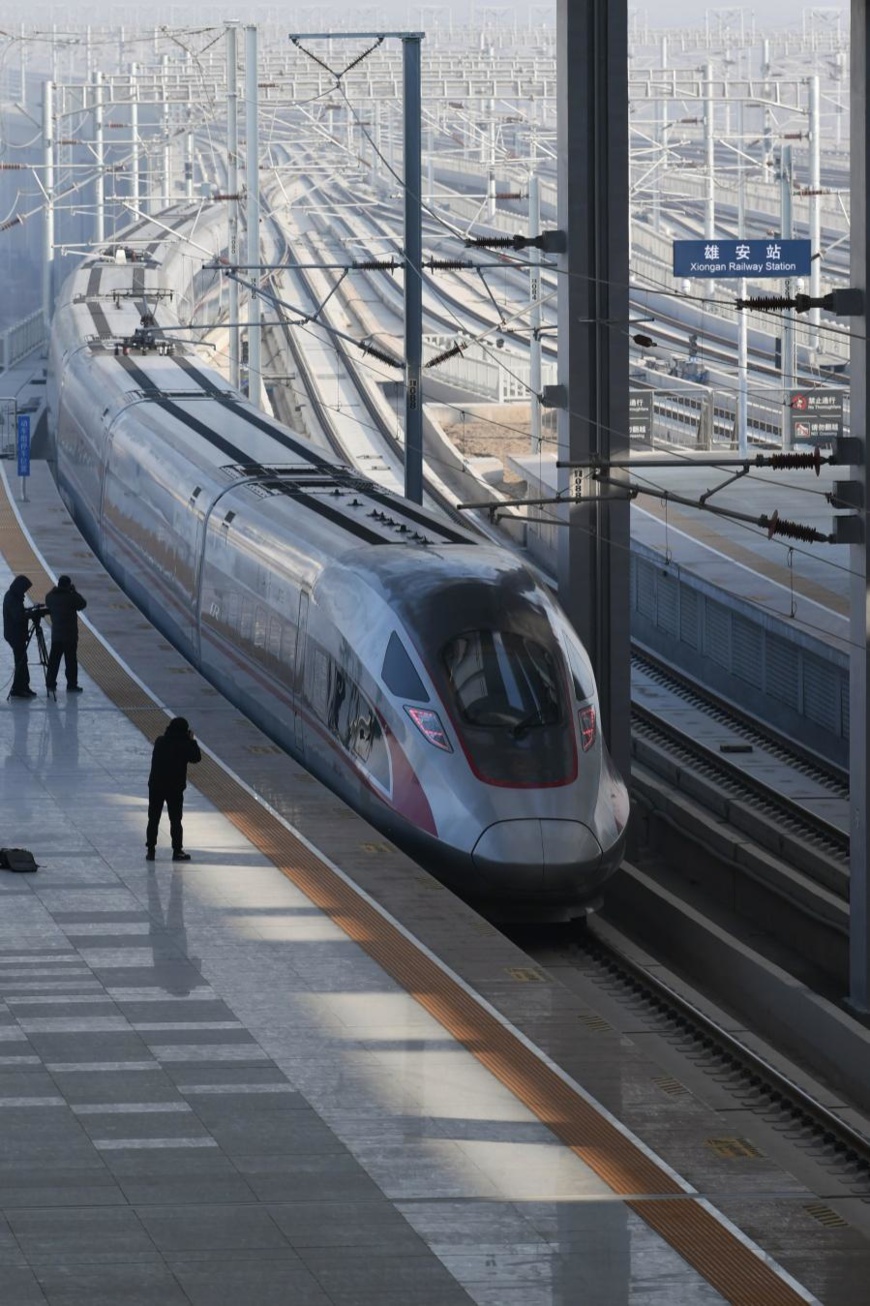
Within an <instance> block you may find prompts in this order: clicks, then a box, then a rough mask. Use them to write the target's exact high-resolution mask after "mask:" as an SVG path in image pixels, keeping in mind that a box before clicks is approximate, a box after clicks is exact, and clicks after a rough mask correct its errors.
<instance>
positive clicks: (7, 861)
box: [0, 848, 39, 871]
mask: <svg viewBox="0 0 870 1306" xmlns="http://www.w3.org/2000/svg"><path fill="white" fill-rule="evenodd" d="M38 867H39V863H38V862H37V861H36V859H35V858H34V856H33V853H32V852H28V850H27V849H26V848H0V868H2V869H3V870H4V871H35V870H37V869H38Z"/></svg>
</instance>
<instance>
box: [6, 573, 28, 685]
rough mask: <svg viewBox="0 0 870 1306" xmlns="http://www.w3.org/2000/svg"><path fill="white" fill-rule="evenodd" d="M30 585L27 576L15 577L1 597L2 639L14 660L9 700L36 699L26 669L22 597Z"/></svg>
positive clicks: (25, 629) (25, 636)
mask: <svg viewBox="0 0 870 1306" xmlns="http://www.w3.org/2000/svg"><path fill="white" fill-rule="evenodd" d="M32 584H33V582H32V581H31V580H29V579H28V577H27V576H16V577H15V579H14V581H13V582H12V584H11V585H10V586H9V588H8V590H7V591H6V593H5V594H4V595H3V638H4V639H5V640H6V643H7V644H8V645H9V647H10V648H11V649H12V656H13V658H14V659H15V673H14V676H13V679H12V688H11V689H10V691H9V697H10V698H36V694H35V693H34V692H33V690H32V689H31V688H30V672H29V670H28V668H27V609H26V608H25V606H24V595H25V594H26V593H27V591H28V590H29V589H30V588H31V585H32Z"/></svg>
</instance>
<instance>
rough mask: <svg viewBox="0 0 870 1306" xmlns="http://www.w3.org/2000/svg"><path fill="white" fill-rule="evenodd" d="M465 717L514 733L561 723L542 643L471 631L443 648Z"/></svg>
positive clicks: (552, 667) (551, 672) (555, 685)
mask: <svg viewBox="0 0 870 1306" xmlns="http://www.w3.org/2000/svg"><path fill="white" fill-rule="evenodd" d="M443 656H444V665H445V667H446V668H447V679H448V683H449V684H450V688H451V690H452V691H453V695H454V698H455V699H456V702H457V704H458V706H459V710H460V712H461V714H462V718H463V720H464V721H466V722H467V723H468V724H469V725H472V726H496V727H503V728H504V729H507V730H511V731H513V732H514V733H518V732H519V731H524V730H526V729H530V728H532V727H533V726H547V725H553V724H555V722H557V721H558V720H559V714H560V708H559V690H558V679H557V675H558V673H557V670H556V664H555V661H554V659H553V657H552V655H551V654H550V653H549V652H548V651H547V649H545V648H543V647H542V646H541V645H540V644H536V643H535V642H534V641H533V640H530V639H526V638H524V637H523V636H522V635H517V634H515V633H514V632H512V631H500V630H481V631H471V632H469V633H468V634H465V635H460V636H459V638H458V639H454V640H451V641H450V643H449V644H448V645H447V647H446V648H445V649H444V655H443Z"/></svg>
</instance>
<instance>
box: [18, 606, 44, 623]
mask: <svg viewBox="0 0 870 1306" xmlns="http://www.w3.org/2000/svg"><path fill="white" fill-rule="evenodd" d="M24 611H25V614H26V616H27V620H28V621H32V622H33V624H34V625H38V623H39V622H40V621H42V618H43V617H47V616H48V608H47V607H46V606H45V604H44V603H34V604H33V606H32V607H30V608H25V609H24Z"/></svg>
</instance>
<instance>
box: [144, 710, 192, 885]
mask: <svg viewBox="0 0 870 1306" xmlns="http://www.w3.org/2000/svg"><path fill="white" fill-rule="evenodd" d="M201 760H202V753H201V752H200V751H199V744H198V743H197V742H196V736H195V735H194V733H193V731H192V730H191V728H190V725H189V723H188V721H187V719H186V718H185V717H183V716H177V717H173V719H172V720H171V721H170V722H169V725H168V726H167V727H166V729H165V730H164V732H163V734H162V735H160V737H159V738H158V739H157V741H156V742H155V744H154V751H153V752H152V754H151V773H150V775H149V776H148V829H147V831H146V834H145V859H146V861H149V862H153V861H154V850H155V848H156V846H157V830H158V827H159V825H160V818H161V816H162V815H163V804H164V803H165V804H166V810H167V811H168V812H169V834H170V837H171V839H172V860H173V861H174V862H189V861H190V853H186V852H185V851H184V831H183V829H182V826H181V817H182V812H183V808H184V790H185V789H186V787H187V767H188V763H190V762H199V761H201Z"/></svg>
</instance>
